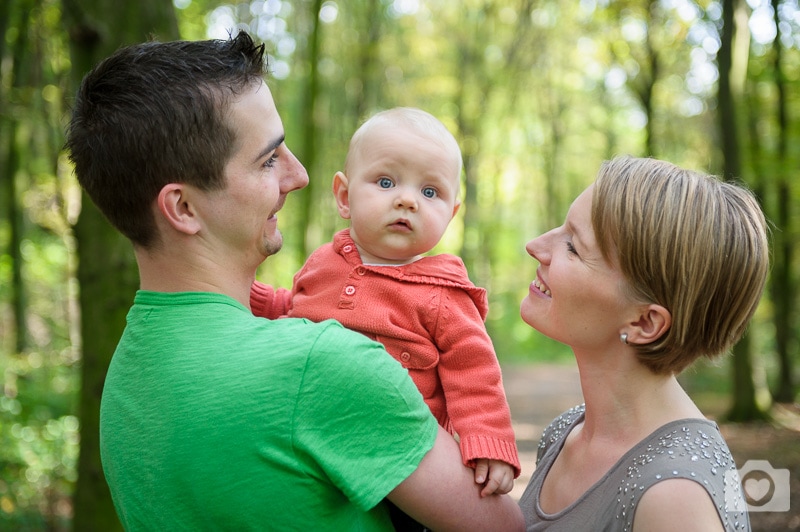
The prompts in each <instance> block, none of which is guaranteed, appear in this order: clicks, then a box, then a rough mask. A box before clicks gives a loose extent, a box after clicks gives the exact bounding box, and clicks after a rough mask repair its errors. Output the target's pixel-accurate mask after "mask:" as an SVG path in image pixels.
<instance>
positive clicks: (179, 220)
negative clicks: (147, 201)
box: [157, 183, 200, 235]
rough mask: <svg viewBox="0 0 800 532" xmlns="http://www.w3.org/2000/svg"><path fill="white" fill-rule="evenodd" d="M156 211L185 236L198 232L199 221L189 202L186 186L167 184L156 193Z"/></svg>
mask: <svg viewBox="0 0 800 532" xmlns="http://www.w3.org/2000/svg"><path fill="white" fill-rule="evenodd" d="M157 201H158V210H159V212H160V213H161V215H162V217H163V218H164V219H165V220H166V221H167V222H168V223H169V225H170V226H172V227H173V228H174V229H175V230H176V231H179V232H181V233H185V234H187V235H193V234H196V233H197V232H198V231H200V221H199V219H198V217H197V213H196V212H195V210H194V208H193V206H192V204H191V202H190V201H189V194H188V190H187V188H186V185H184V184H181V183H169V184H168V185H164V187H163V188H162V189H161V191H160V192H159V193H158V199H157Z"/></svg>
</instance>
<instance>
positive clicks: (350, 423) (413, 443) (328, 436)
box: [295, 321, 438, 511]
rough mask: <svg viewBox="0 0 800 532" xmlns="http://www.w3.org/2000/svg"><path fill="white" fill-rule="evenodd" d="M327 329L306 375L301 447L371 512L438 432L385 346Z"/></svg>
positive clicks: (299, 421) (298, 432) (332, 325)
mask: <svg viewBox="0 0 800 532" xmlns="http://www.w3.org/2000/svg"><path fill="white" fill-rule="evenodd" d="M326 325H327V326H326V327H324V329H323V332H322V334H320V336H319V337H318V339H317V340H316V342H315V343H314V346H313V348H312V352H311V353H310V355H309V357H308V363H307V367H306V370H305V373H304V376H303V382H302V385H301V389H300V393H299V397H298V404H297V412H296V419H295V437H296V441H295V446H296V447H297V448H298V449H300V450H302V451H304V452H308V453H309V454H310V456H313V457H315V459H316V460H317V462H318V464H319V465H320V467H321V468H322V470H323V471H325V474H326V475H327V476H328V477H329V479H330V480H331V482H332V483H333V484H334V485H336V486H337V487H338V488H339V489H340V490H341V491H342V492H343V493H344V494H345V495H346V496H347V497H348V499H350V500H351V501H352V502H353V503H354V504H356V505H357V506H358V507H360V508H362V509H363V510H365V511H366V510H369V509H370V508H372V507H373V506H375V505H376V504H378V502H380V501H381V500H382V499H383V498H384V497H385V496H386V495H387V494H388V493H389V492H390V491H391V490H393V489H394V488H395V487H397V485H398V484H400V483H401V482H402V481H403V480H405V479H406V478H408V476H409V475H410V474H411V473H412V472H413V471H414V470H415V469H416V468H417V466H418V465H419V462H420V461H421V460H422V458H423V457H424V456H425V454H427V452H428V451H429V450H430V449H431V448H432V447H433V443H434V441H435V439H436V434H437V431H438V428H437V424H436V420H435V419H434V418H433V416H432V415H431V413H430V410H429V409H428V407H427V406H426V404H425V402H424V401H423V399H422V396H421V395H420V393H419V391H418V390H417V388H416V386H414V383H413V382H412V380H411V378H410V377H409V376H408V373H407V372H406V371H405V369H403V367H402V366H401V365H400V364H399V363H398V362H397V361H395V360H394V359H393V358H392V357H391V356H390V355H389V354H388V353H386V351H385V350H384V348H383V346H381V345H380V344H378V343H376V342H372V341H371V340H369V339H368V338H366V337H365V336H363V335H361V334H358V333H354V332H352V331H349V330H347V329H344V328H343V327H341V325H339V324H338V323H336V322H333V321H330V322H327V323H326Z"/></svg>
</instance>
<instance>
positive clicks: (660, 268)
mask: <svg viewBox="0 0 800 532" xmlns="http://www.w3.org/2000/svg"><path fill="white" fill-rule="evenodd" d="M592 225H593V227H594V231H595V234H596V237H597V241H598V244H599V247H600V251H601V253H602V254H603V257H604V258H605V259H606V260H607V261H608V262H609V263H610V264H613V265H617V266H618V267H619V269H620V271H621V272H622V274H623V276H624V277H625V279H626V280H627V287H626V289H627V290H628V291H629V295H630V296H631V297H633V298H634V299H635V300H637V301H642V302H644V303H656V304H658V305H661V306H663V307H665V308H666V309H667V310H668V311H669V312H670V313H671V315H672V326H671V327H670V328H669V330H668V331H667V332H666V333H665V334H663V335H662V336H661V337H660V338H658V339H657V340H656V341H654V342H652V343H649V344H646V345H636V346H635V348H636V350H637V353H638V357H639V360H640V361H641V362H642V364H644V365H645V366H646V367H648V368H650V370H652V371H653V372H655V373H659V374H672V373H674V374H677V373H680V372H681V371H683V370H684V369H685V368H686V367H687V366H689V365H690V364H691V363H692V362H694V361H695V360H696V359H697V358H699V357H701V356H706V357H709V358H713V357H716V356H718V355H720V354H722V353H724V352H725V351H727V350H728V349H730V348H731V347H732V346H733V344H734V343H735V342H736V341H737V340H739V338H740V337H741V336H742V334H743V333H744V331H745V328H746V327H747V323H748V322H749V320H750V318H751V317H752V316H753V313H754V312H755V310H756V307H757V306H758V302H759V300H760V299H761V293H762V291H763V290H764V284H765V282H766V277H767V271H768V269H769V251H768V242H767V224H766V221H765V219H764V214H763V212H762V211H761V208H760V206H759V204H758V201H757V200H756V198H755V197H754V196H753V194H752V193H751V192H750V191H749V190H747V189H746V188H744V187H742V186H739V185H736V184H733V183H730V182H723V181H720V180H719V179H717V178H715V177H713V176H709V175H704V174H700V173H696V172H691V171H689V170H684V169H682V168H678V167H677V166H675V165H673V164H670V163H667V162H663V161H658V160H655V159H638V158H633V157H618V158H615V159H613V160H611V161H607V162H605V163H604V164H603V166H602V167H601V168H600V171H599V173H598V177H597V180H596V182H595V187H594V195H593V201H592Z"/></svg>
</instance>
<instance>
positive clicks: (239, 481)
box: [67, 33, 522, 530]
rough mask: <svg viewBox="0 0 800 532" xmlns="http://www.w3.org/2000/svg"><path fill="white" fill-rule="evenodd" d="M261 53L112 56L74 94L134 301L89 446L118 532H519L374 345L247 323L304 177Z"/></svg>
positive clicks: (237, 44)
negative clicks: (130, 266)
mask: <svg viewBox="0 0 800 532" xmlns="http://www.w3.org/2000/svg"><path fill="white" fill-rule="evenodd" d="M263 54H264V49H263V45H262V46H255V45H254V43H253V42H252V40H251V38H250V37H249V36H248V35H247V34H246V33H240V34H239V35H238V36H237V37H235V38H233V39H231V40H229V41H201V42H171V43H147V44H141V45H137V46H132V47H128V48H124V49H122V50H120V51H118V52H117V53H115V54H114V55H112V56H111V57H110V58H108V59H106V60H105V61H103V62H102V63H100V64H99V65H98V66H97V67H96V68H95V69H94V70H93V71H92V72H91V73H89V74H88V75H87V76H86V78H85V79H84V81H83V83H82V85H81V88H80V90H79V92H78V95H77V99H76V102H75V108H74V113H73V117H72V121H71V123H70V126H69V131H68V138H67V148H68V149H69V150H70V153H71V158H72V160H73V162H74V164H75V172H76V174H77V176H78V180H79V182H80V183H81V185H82V186H83V187H84V188H85V190H86V191H87V193H88V194H89V196H90V197H91V198H92V200H93V201H94V202H95V203H96V204H97V205H98V207H99V208H100V210H101V211H102V212H103V213H104V214H105V215H106V216H107V217H108V218H109V220H110V221H111V222H112V223H113V224H114V225H115V226H116V227H117V228H118V229H119V230H120V231H121V232H122V233H123V234H124V235H126V236H127V237H128V238H129V239H130V240H131V241H132V242H133V245H134V251H135V254H136V260H137V263H138V266H139V272H140V280H141V286H140V288H141V289H140V290H139V292H137V294H136V298H135V301H134V305H133V307H132V308H131V310H130V312H129V315H128V325H127V327H126V329H125V332H124V334H123V336H122V339H121V340H120V343H119V345H118V347H117V350H116V352H115V354H114V357H113V359H112V362H111V365H110V367H109V371H108V376H107V379H106V383H105V388H104V392H103V399H102V403H101V419H100V443H101V456H102V460H103V468H104V472H105V475H106V479H107V481H108V484H109V486H110V488H111V492H112V496H113V498H114V504H115V506H116V508H117V512H118V514H119V516H120V519H121V520H122V523H123V525H124V526H125V527H126V529H128V530H171V529H175V528H187V529H220V528H225V529H237V530H238V529H276V530H286V529H311V528H313V529H330V530H383V529H389V528H391V523H390V521H389V516H388V512H387V510H386V508H385V506H384V504H381V501H382V500H383V499H384V498H388V499H389V500H391V501H392V502H394V503H395V504H396V505H397V506H399V507H400V508H401V509H403V510H404V511H405V512H406V513H408V514H409V515H411V516H412V517H414V518H415V519H417V520H418V521H420V522H422V523H425V524H426V525H427V526H429V527H431V528H435V529H455V530H470V529H495V530H512V529H517V528H521V527H522V516H521V513H520V511H519V509H518V507H517V505H516V504H515V503H514V502H513V501H512V500H511V499H509V498H508V497H507V496H490V497H483V498H481V497H480V495H479V491H480V486H479V485H477V484H475V483H474V480H473V474H472V471H471V470H469V469H467V468H465V467H463V466H462V465H461V459H460V453H459V450H458V446H457V444H456V443H455V442H454V441H453V439H452V437H450V436H449V435H448V434H447V433H446V432H444V431H443V430H441V429H439V428H438V426H437V424H436V421H435V420H434V418H433V417H432V416H431V415H430V413H429V411H428V409H427V407H426V405H425V403H424V402H423V400H422V398H421V396H420V395H419V393H418V392H417V390H416V388H415V387H414V384H413V383H412V382H411V380H410V378H408V376H407V374H406V373H405V371H404V370H403V369H402V368H401V367H400V365H399V364H397V363H396V362H395V361H394V360H392V359H391V357H390V356H389V355H388V354H387V353H386V352H385V351H384V350H383V348H382V347H380V345H378V344H375V343H372V342H370V341H368V340H366V339H365V338H364V337H362V336H361V335H358V334H356V333H353V332H350V331H347V330H346V329H344V328H342V327H341V326H340V325H338V324H337V323H335V322H332V321H328V322H324V323H321V324H314V323H311V322H308V321H305V320H296V319H281V320H264V319H261V318H256V317H254V316H252V314H251V313H250V311H249V304H250V302H249V297H250V287H251V285H252V283H253V281H254V279H255V272H256V268H257V267H258V265H259V264H260V263H261V262H262V261H263V260H264V259H265V258H266V257H268V256H270V255H272V254H274V253H276V252H277V251H278V250H279V249H280V248H281V244H282V237H281V233H280V231H279V230H278V227H277V225H278V217H277V213H278V211H280V209H281V207H282V206H283V204H284V201H285V199H286V195H287V194H288V193H289V192H291V191H293V190H296V189H299V188H302V187H303V186H305V185H306V184H307V182H308V176H307V174H306V171H305V169H304V168H303V166H302V165H301V164H300V162H299V161H298V160H297V159H296V158H295V157H294V155H293V154H292V153H291V152H290V151H289V149H288V148H287V147H286V145H285V143H284V129H283V125H282V123H281V119H280V116H279V115H278V112H277V110H276V108H275V104H274V102H273V99H272V96H271V94H270V91H269V89H268V88H267V86H266V85H265V84H264V82H263V73H264V66H265V65H264V60H263Z"/></svg>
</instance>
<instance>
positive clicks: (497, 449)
mask: <svg viewBox="0 0 800 532" xmlns="http://www.w3.org/2000/svg"><path fill="white" fill-rule="evenodd" d="M460 445H461V458H462V460H463V461H464V465H466V466H467V467H475V460H477V459H479V458H488V459H490V460H502V461H503V462H506V463H507V464H509V465H511V466H512V467H513V468H514V478H517V477H518V476H519V474H520V472H521V471H522V468H521V467H520V465H519V454H518V453H517V446H516V444H515V443H514V442H513V441H506V440H501V439H498V438H491V437H488V436H467V437H463V436H462V437H461V442H460Z"/></svg>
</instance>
